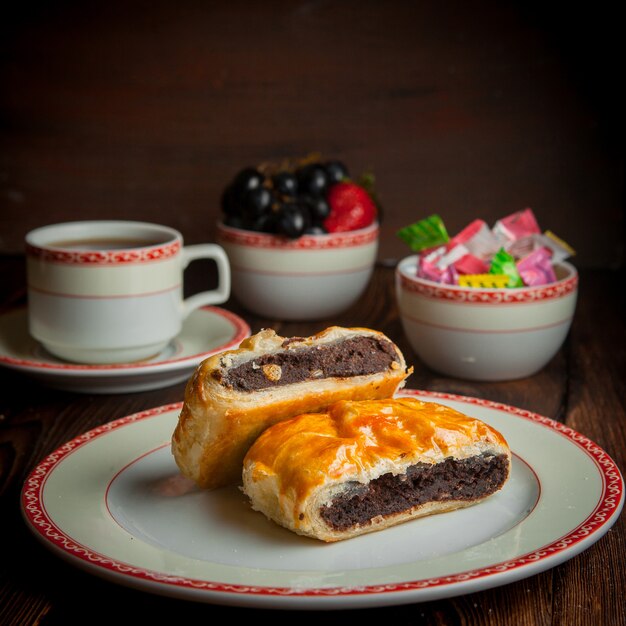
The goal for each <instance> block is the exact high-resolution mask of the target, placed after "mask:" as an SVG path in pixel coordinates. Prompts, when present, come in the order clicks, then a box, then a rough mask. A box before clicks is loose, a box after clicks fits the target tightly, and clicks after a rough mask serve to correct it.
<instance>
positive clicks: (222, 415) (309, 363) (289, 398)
mask: <svg viewBox="0 0 626 626" xmlns="http://www.w3.org/2000/svg"><path fill="white" fill-rule="evenodd" d="M411 371H412V368H410V369H407V367H406V363H405V360H404V356H403V355H402V352H401V351H400V349H399V348H398V347H397V346H396V345H395V344H394V343H393V342H392V341H391V340H390V339H389V338H388V337H386V336H385V335H384V334H383V333H381V332H378V331H375V330H371V329H367V328H343V327H340V326H331V327H329V328H327V329H325V330H324V331H322V332H320V333H317V334H316V335H313V336H311V337H291V338H285V337H281V336H279V335H278V334H277V333H276V332H275V331H273V330H270V329H265V330H262V331H261V332H259V333H257V334H255V335H253V336H251V337H249V338H247V339H245V340H244V341H243V342H242V343H241V345H240V346H239V348H238V349H236V350H230V351H225V352H222V353H219V354H216V355H214V356H211V357H209V358H208V359H206V360H205V361H203V362H202V363H201V364H200V365H199V366H198V367H197V369H196V371H195V372H194V374H193V375H192V377H191V378H190V380H189V382H188V383H187V387H186V389H185V397H184V402H183V407H182V410H181V413H180V416H179V419H178V423H177V425H176V429H175V431H174V434H173V438H172V452H173V455H174V458H175V460H176V463H177V465H178V467H179V468H180V470H181V472H182V473H183V474H184V475H185V476H187V477H189V478H191V479H193V480H194V481H195V482H196V483H197V484H198V485H199V486H200V487H202V488H205V489H210V488H214V487H220V486H224V485H228V484H234V483H240V482H241V470H242V463H243V457H244V455H245V453H246V452H247V450H248V448H249V447H250V445H251V444H252V443H253V442H254V440H255V439H256V438H257V437H258V436H259V435H260V434H261V432H263V430H265V429H266V428H267V427H268V426H270V425H272V424H275V423H276V422H279V421H281V420H283V419H286V418H288V417H293V416H294V415H298V414H300V413H308V412H315V411H321V410H324V409H325V408H326V407H328V406H329V405H330V404H332V403H334V402H337V401H338V400H370V399H376V398H390V397H392V396H393V395H394V393H395V392H396V391H397V390H398V389H399V388H401V387H402V386H403V385H404V383H405V379H406V377H407V376H408V375H409V374H410V372H411Z"/></svg>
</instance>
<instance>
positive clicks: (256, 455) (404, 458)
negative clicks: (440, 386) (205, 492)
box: [243, 398, 511, 542]
mask: <svg viewBox="0 0 626 626" xmlns="http://www.w3.org/2000/svg"><path fill="white" fill-rule="evenodd" d="M486 459H489V460H490V461H489V462H492V460H494V459H497V463H496V466H497V467H498V468H499V469H498V470H494V471H497V472H499V474H498V477H497V481H499V482H497V483H496V484H495V488H492V487H493V485H492V486H491V487H490V489H491V491H490V492H487V493H480V492H477V494H475V496H472V497H470V498H469V499H464V498H458V497H457V496H453V497H451V498H449V499H447V500H446V499H442V500H430V501H426V502H422V503H420V504H419V505H415V506H412V507H411V508H409V509H408V510H406V509H405V510H402V511H397V512H395V513H394V514H387V515H377V516H376V517H375V518H374V519H373V520H367V521H362V522H360V523H357V524H355V525H352V526H349V527H347V528H335V527H333V525H332V524H329V522H328V517H327V516H326V518H325V517H324V515H323V512H324V510H325V507H328V506H329V505H330V504H331V503H332V502H333V500H335V499H336V498H338V497H340V496H342V495H348V496H349V494H351V493H356V491H355V487H357V488H360V489H361V491H362V488H363V487H364V486H367V485H369V484H370V483H371V481H374V480H375V479H378V478H379V477H381V476H384V475H389V474H391V475H394V476H402V475H404V474H406V473H407V470H408V469H409V468H411V467H412V466H416V464H425V465H426V466H427V467H428V469H430V468H431V467H432V468H439V469H440V470H442V471H443V472H444V473H445V469H444V468H445V467H446V465H444V464H448V465H449V464H450V463H451V462H456V461H458V462H460V463H461V464H462V463H464V462H465V463H467V462H469V463H470V464H471V463H473V462H478V463H481V462H486V461H485V460H486ZM510 462H511V451H510V449H509V446H508V444H507V442H506V440H505V439H504V437H503V436H502V435H501V434H500V433H499V432H498V431H496V430H495V429H493V428H491V427H490V426H488V425H487V424H485V423H484V422H482V421H480V420H478V419H475V418H472V417H468V416H466V415H464V414H462V413H460V412H458V411H455V410H454V409H451V408H448V407H446V406H443V405H440V404H438V403H435V402H422V401H420V400H418V399H416V398H397V399H387V400H374V401H361V402H350V401H341V402H338V403H336V404H335V405H333V406H331V407H330V409H329V410H328V412H324V413H315V414H305V415H301V416H298V417H294V418H292V419H290V420H286V421H284V422H281V423H280V424H276V425H275V426H272V427H271V428H269V429H267V430H266V431H265V432H264V433H263V434H262V435H261V436H260V437H259V438H258V439H257V441H256V442H255V443H254V445H253V446H252V447H251V448H250V450H249V451H248V453H247V455H246V457H245V460H244V469H243V491H244V493H245V494H246V495H247V496H248V497H249V498H250V502H251V505H252V507H253V508H254V509H255V510H257V511H260V512H261V513H263V514H265V515H266V516H267V517H268V518H269V519H271V520H274V521H275V522H277V523H278V524H280V525H282V526H284V527H285V528H288V529H290V530H292V531H294V532H296V533H298V534H301V535H306V536H309V537H314V538H317V539H321V540H323V541H327V542H331V541H338V540H341V539H347V538H350V537H355V536H357V535H362V534H364V533H368V532H373V531H377V530H381V529H383V528H387V527H389V526H393V525H396V524H399V523H401V522H405V521H407V520H409V519H413V518H416V517H421V516H424V515H429V514H433V513H442V512H445V511H450V510H453V509H457V508H460V507H464V506H469V505H472V504H476V503H477V502H480V501H481V500H484V499H485V498H486V497H489V496H490V495H492V494H493V493H495V491H497V490H499V489H500V488H501V487H502V485H503V484H504V482H505V481H506V480H507V479H508V475H509V472H510ZM440 464H441V465H440ZM409 471H410V470H409ZM457 471H458V469H457ZM441 475H442V476H443V475H444V474H443V473H442V474H441ZM447 476H450V474H448V475H447ZM494 476H495V474H494ZM448 479H449V478H448ZM449 480H452V481H454V480H457V478H452V479H449ZM479 480H488V479H483V478H481V479H479ZM500 482H501V484H500ZM449 484H452V483H449ZM483 484H484V485H486V484H487V483H486V482H484V483H483ZM357 491H358V489H357ZM453 493H457V492H453ZM349 497H350V496H349ZM438 497H440V496H438ZM403 506H404V504H403Z"/></svg>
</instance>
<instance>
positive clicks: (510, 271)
mask: <svg viewBox="0 0 626 626" xmlns="http://www.w3.org/2000/svg"><path fill="white" fill-rule="evenodd" d="M489 273H490V274H506V275H507V276H508V277H509V282H508V284H507V287H509V288H510V287H523V286H524V281H523V280H522V277H521V276H520V273H519V271H518V270H517V265H515V259H514V258H513V257H512V256H511V255H510V254H509V253H508V252H507V251H506V250H505V249H504V248H500V249H499V250H498V251H497V252H496V253H495V254H494V256H493V258H492V259H491V266H490V267H489Z"/></svg>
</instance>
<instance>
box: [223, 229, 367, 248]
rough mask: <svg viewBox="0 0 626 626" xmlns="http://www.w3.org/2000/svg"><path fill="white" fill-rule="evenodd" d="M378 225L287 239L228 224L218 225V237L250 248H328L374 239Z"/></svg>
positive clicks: (348, 245) (357, 243)
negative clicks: (350, 230) (239, 228)
mask: <svg viewBox="0 0 626 626" xmlns="http://www.w3.org/2000/svg"><path fill="white" fill-rule="evenodd" d="M377 237H378V225H375V226H369V227H367V228H364V229H363V230H358V231H354V232H346V233H333V234H332V235H303V236H302V237H299V238H298V239H287V238H285V237H279V236H277V235H268V234H264V233H257V232H253V231H248V230H237V229H234V228H229V227H228V226H224V225H220V226H219V239H220V240H221V242H222V243H233V244H237V245H239V246H248V247H252V248H272V249H281V250H328V249H332V248H351V247H354V246H363V245H366V244H368V243H372V242H374V241H376V239H377Z"/></svg>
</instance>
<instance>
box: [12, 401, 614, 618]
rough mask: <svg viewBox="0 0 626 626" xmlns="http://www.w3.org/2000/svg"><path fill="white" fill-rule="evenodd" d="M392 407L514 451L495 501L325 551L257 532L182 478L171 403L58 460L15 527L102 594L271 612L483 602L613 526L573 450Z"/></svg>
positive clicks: (568, 433)
mask: <svg viewBox="0 0 626 626" xmlns="http://www.w3.org/2000/svg"><path fill="white" fill-rule="evenodd" d="M405 394H406V395H416V396H417V397H420V398H422V399H424V400H435V401H438V402H441V403H444V404H449V405H450V406H452V407H454V408H457V409H459V410H462V411H464V412H466V413H468V414H471V415H474V416H476V417H478V418H479V419H482V420H484V421H485V422H487V423H489V424H492V425H493V426H494V427H496V428H498V429H499V430H500V431H501V432H502V433H503V435H504V436H505V437H506V438H507V439H508V441H509V443H510V445H511V447H512V450H513V452H514V460H513V470H512V474H511V478H510V480H509V481H508V483H507V484H506V485H505V487H504V489H503V490H502V491H501V492H499V493H497V494H496V495H494V496H493V497H492V498H490V499H489V500H487V501H485V502H483V503H481V504H478V505H476V506H474V507H470V508H466V509H461V510H458V511H453V512H450V513H444V514H440V515H434V516H431V517H426V518H422V519H417V520H413V521H411V522H407V523H405V524H402V525H399V526H396V527H394V528H389V529H386V530H383V531H381V532H378V533H372V534H369V535H363V536H361V537H356V538H354V539H349V540H346V541H343V542H337V543H334V544H325V543H322V542H319V541H317V540H315V539H309V538H305V537H300V536H299V535H296V534H294V533H291V532H290V531H288V530H285V529H283V528H281V527H279V526H277V525H275V524H273V523H271V522H269V521H268V520H267V519H266V518H265V517H263V516H262V515H261V514H260V513H257V512H255V511H253V510H252V509H251V508H250V507H249V505H248V503H247V500H246V498H245V497H244V495H243V494H242V493H241V491H240V490H239V489H238V488H236V487H229V488H223V489H219V490H216V491H213V492H202V491H200V490H198V489H196V488H195V487H192V486H191V485H190V484H189V483H188V481H187V480H186V479H184V478H182V477H181V476H180V475H179V473H178V471H177V468H176V465H175V463H174V460H173V458H172V455H171V452H170V448H169V442H170V435H171V433H172V432H173V429H174V426H175V424H176V420H177V416H178V412H179V410H180V404H175V405H169V406H164V407H159V408H155V409H152V410H149V411H145V412H143V413H138V414H134V415H130V416H128V417H124V418H121V419H118V420H115V421H112V422H110V423H108V424H104V425H103V426H101V427H99V428H96V429H94V430H92V431H90V432H88V433H85V434H84V435H82V436H80V437H78V438H76V439H74V440H73V441H70V442H69V443H67V444H66V445H64V446H62V447H61V448H60V449H59V450H57V451H56V452H54V453H53V454H51V455H50V456H48V457H47V458H46V459H44V460H43V461H42V462H41V463H40V464H39V465H38V466H37V467H36V468H35V469H34V470H33V472H32V473H31V475H30V476H29V478H28V479H27V481H26V482H25V484H24V488H23V491H22V513H23V515H24V518H25V520H26V522H27V524H28V526H29V527H30V529H31V530H32V531H33V532H34V533H35V535H36V536H37V537H38V538H39V539H40V540H41V541H43V543H44V544H45V545H46V546H47V547H48V548H50V549H52V550H53V551H54V552H56V553H57V554H58V555H60V556H62V557H64V558H66V559H68V560H69V561H70V562H71V563H73V564H74V565H77V566H79V567H81V568H84V569H85V570H87V571H89V572H91V573H92V574H96V575H98V576H102V577H103V578H106V579H109V580H112V581H114V582H116V583H120V584H122V585H126V586H129V587H135V588H138V589H141V590H143V591H148V592H153V593H158V594H162V595H168V596H174V597H178V598H182V599H187V600H196V601H201V602H212V603H216V604H227V605H237V606H247V607H258V608H286V609H340V608H362V607H370V606H384V605H393V604H406V603H414V602H421V601H425V600H433V599H436V598H442V597H450V596H454V595H459V594H465V593H472V592H475V591H479V590H481V589H486V588H491V587H496V586H499V585H503V584H506V583H510V582H512V581H515V580H519V579H522V578H525V577H527V576H531V575H534V574H537V573H539V572H541V571H544V570H546V569H548V568H551V567H554V566H555V565H557V564H559V563H562V562H563V561H565V560H567V559H570V558H572V557H573V556H575V555H576V554H578V553H580V552H581V551H582V550H585V549H586V548H588V547H589V546H591V545H592V544H593V543H594V542H596V541H597V540H598V539H600V538H601V537H602V536H603V535H604V534H605V533H606V532H607V530H608V529H609V528H610V527H611V525H612V524H613V523H614V522H615V521H616V519H617V518H618V516H619V513H620V511H621V509H622V506H623V500H624V492H623V481H622V477H621V474H620V472H619V470H618V468H617V467H616V466H615V463H614V462H613V461H612V460H611V458H610V457H609V456H608V455H607V454H606V453H605V452H604V451H603V450H602V449H600V448H599V447H598V446H597V445H596V444H594V443H593V442H592V441H590V440H589V439H587V438H586V437H584V436H583V435H581V434H578V433H576V432H574V431H572V430H571V429H569V428H567V427H566V426H563V425H562V424H559V423H557V422H555V421H552V420H550V419H548V418H546V417H542V416H540V415H536V414H533V413H530V412H528V411H524V410H521V409H516V408H513V407H509V406H505V405H502V404H496V403H493V402H489V401H486V400H479V399H476V398H465V397H461V396H454V395H446V394H437V393H429V392H411V391H406V392H402V395H405Z"/></svg>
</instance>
